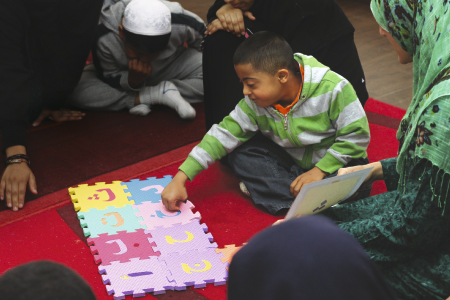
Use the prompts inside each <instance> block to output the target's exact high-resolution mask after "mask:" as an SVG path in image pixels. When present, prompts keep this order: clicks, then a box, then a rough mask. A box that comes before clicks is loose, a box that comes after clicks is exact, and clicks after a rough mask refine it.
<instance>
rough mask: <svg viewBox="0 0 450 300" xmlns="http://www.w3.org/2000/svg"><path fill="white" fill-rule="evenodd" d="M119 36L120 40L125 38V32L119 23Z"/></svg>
mask: <svg viewBox="0 0 450 300" xmlns="http://www.w3.org/2000/svg"><path fill="white" fill-rule="evenodd" d="M119 37H120V38H121V39H122V40H125V34H123V26H122V25H119Z"/></svg>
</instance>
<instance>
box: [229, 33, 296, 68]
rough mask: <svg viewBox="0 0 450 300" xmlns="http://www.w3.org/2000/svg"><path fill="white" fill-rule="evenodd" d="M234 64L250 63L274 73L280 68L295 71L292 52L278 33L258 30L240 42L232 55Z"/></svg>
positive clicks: (254, 66)
mask: <svg viewBox="0 0 450 300" xmlns="http://www.w3.org/2000/svg"><path fill="white" fill-rule="evenodd" d="M233 63H234V65H245V64H251V65H252V67H253V69H255V70H257V71H263V72H266V73H269V74H271V75H274V74H275V73H276V72H277V71H278V70H280V69H288V70H289V71H291V72H296V71H297V69H296V67H295V60H294V52H293V51H292V48H291V46H290V45H289V44H288V43H287V42H286V41H285V40H284V39H283V38H282V37H281V36H280V35H278V34H276V33H274V32H270V31H260V32H257V33H255V34H253V35H251V36H250V37H249V38H247V39H246V40H245V41H244V42H242V43H241V44H240V45H239V47H238V48H237V49H236V52H235V53H234V57H233Z"/></svg>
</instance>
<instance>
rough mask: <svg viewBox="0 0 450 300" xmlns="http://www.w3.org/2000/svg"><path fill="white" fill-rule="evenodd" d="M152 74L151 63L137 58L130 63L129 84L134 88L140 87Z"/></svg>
mask: <svg viewBox="0 0 450 300" xmlns="http://www.w3.org/2000/svg"><path fill="white" fill-rule="evenodd" d="M151 73H152V65H151V63H150V62H144V61H142V60H139V59H137V58H134V59H130V60H129V61H128V84H129V85H130V86H131V87H132V88H136V87H138V86H139V85H140V84H141V83H142V82H143V81H144V80H145V79H147V78H148V76H150V74H151Z"/></svg>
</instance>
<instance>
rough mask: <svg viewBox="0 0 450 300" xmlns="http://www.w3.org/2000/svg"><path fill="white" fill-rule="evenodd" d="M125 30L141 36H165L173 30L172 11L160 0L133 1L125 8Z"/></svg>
mask: <svg viewBox="0 0 450 300" xmlns="http://www.w3.org/2000/svg"><path fill="white" fill-rule="evenodd" d="M123 28H125V29H126V30H127V31H129V32H131V33H135V34H140V35H150V36H154V35H164V34H168V33H170V32H171V30H172V25H171V15H170V9H169V8H168V7H167V6H166V5H164V4H163V3H162V2H160V1H158V0H132V1H131V2H130V3H129V4H128V5H127V7H126V8H125V12H124V17H123Z"/></svg>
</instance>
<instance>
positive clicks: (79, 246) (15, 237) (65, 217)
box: [0, 100, 404, 300]
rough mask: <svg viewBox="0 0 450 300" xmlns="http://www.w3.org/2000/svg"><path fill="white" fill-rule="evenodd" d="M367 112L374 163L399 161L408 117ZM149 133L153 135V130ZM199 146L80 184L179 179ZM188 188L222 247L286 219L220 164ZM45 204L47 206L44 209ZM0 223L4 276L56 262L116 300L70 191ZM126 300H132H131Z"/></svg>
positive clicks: (389, 110) (218, 291)
mask: <svg viewBox="0 0 450 300" xmlns="http://www.w3.org/2000/svg"><path fill="white" fill-rule="evenodd" d="M380 107H381V109H380ZM366 109H367V112H368V117H369V121H370V123H371V124H370V126H371V132H372V140H371V143H370V146H369V150H368V152H369V159H370V160H371V161H376V160H379V159H383V158H388V157H392V156H395V155H396V152H397V147H398V143H397V140H396V139H395V132H396V129H395V127H394V125H395V123H397V125H398V122H399V118H400V117H401V116H400V115H401V113H402V112H403V113H404V111H402V110H400V109H398V108H395V107H390V106H388V105H386V104H383V103H381V102H378V101H376V100H370V101H369V102H368V104H367V106H366ZM383 124H385V125H383ZM386 125H387V126H386ZM149 132H152V131H150V130H149ZM177 138H178V135H177ZM194 144H195V143H193V144H190V145H187V146H184V147H181V148H177V149H175V150H172V151H169V152H167V153H165V154H161V155H159V156H155V157H153V158H150V159H146V160H143V161H141V162H139V163H136V164H133V165H130V166H128V167H124V168H121V169H117V170H115V171H113V172H109V173H105V174H103V175H99V176H97V177H92V176H91V177H89V178H88V179H86V180H84V181H82V182H81V181H80V182H77V184H78V183H90V184H92V183H94V182H101V181H105V182H111V181H113V180H122V181H127V180H129V179H131V178H141V179H145V178H147V177H150V176H157V177H160V176H163V175H174V174H175V173H176V171H177V167H178V166H179V164H180V162H181V161H182V160H183V159H184V158H185V157H186V155H187V154H188V153H189V151H190V149H191V148H192V147H193V145H194ZM72 185H74V184H72ZM60 188H63V186H60ZM187 188H188V192H189V199H190V200H191V201H192V202H193V203H194V204H195V206H196V210H198V211H199V212H200V213H201V215H202V222H204V223H206V224H207V225H208V228H209V231H210V232H211V233H212V235H213V236H214V241H215V242H217V244H218V245H219V247H223V246H224V245H228V244H236V245H241V244H242V243H244V242H246V241H247V240H248V239H249V238H250V237H251V236H252V235H254V234H255V233H257V232H258V231H260V230H262V229H264V228H265V227H267V226H270V225H271V224H272V223H273V222H274V221H275V220H277V219H279V218H281V216H280V217H273V216H270V215H268V214H267V213H265V212H264V211H262V210H261V209H259V208H257V207H255V206H254V205H253V204H252V202H251V201H250V200H249V199H248V198H246V197H244V196H242V194H241V193H240V191H239V189H238V180H237V179H236V178H235V177H234V176H233V175H232V174H231V173H230V171H229V170H228V169H227V168H225V167H223V166H222V165H220V164H215V165H214V166H212V167H211V168H209V169H208V170H207V171H204V172H202V173H201V174H200V175H199V176H198V177H197V178H196V180H195V181H194V182H193V183H189V184H188V186H187ZM383 189H385V187H384V186H383V185H382V184H378V185H376V186H374V189H373V191H372V193H373V194H376V193H379V192H382V191H383ZM41 203H42V205H40V204H41ZM41 208H42V209H41ZM39 209H41V211H39ZM2 215H3V216H2ZM5 216H7V217H5ZM0 220H6V221H4V222H3V223H0V240H1V241H2V242H1V245H0V273H3V272H4V271H5V270H7V269H9V268H11V267H14V266H17V265H19V264H22V263H25V262H28V261H31V260H37V259H51V260H54V261H57V262H61V263H63V264H65V265H67V266H69V267H71V268H73V269H75V270H76V271H77V272H78V273H79V274H81V275H82V276H83V277H84V278H85V279H86V280H87V281H88V282H89V284H90V285H91V286H92V288H93V290H94V292H95V294H96V295H97V297H98V299H99V300H103V299H105V300H106V299H112V296H108V295H107V294H106V289H105V287H104V285H103V284H102V281H101V276H100V275H99V274H98V272H97V267H96V265H95V264H94V260H93V257H92V255H91V253H90V252H89V248H88V247H87V246H86V244H85V243H84V242H83V241H84V238H83V236H82V233H81V231H80V229H81V228H80V226H79V222H78V220H77V219H76V214H75V212H74V210H73V206H72V205H71V204H70V198H69V195H68V193H67V189H65V188H64V189H62V190H60V191H57V192H55V193H53V194H49V195H47V196H46V197H43V198H41V199H37V200H35V201H31V202H30V203H27V205H26V207H25V209H24V210H22V211H21V212H20V213H15V214H13V213H11V212H9V211H3V212H0ZM18 221H20V222H18ZM72 229H73V230H72ZM77 234H78V235H77ZM155 298H157V299H169V298H170V299H213V300H215V299H226V286H219V287H214V286H207V287H206V288H205V289H196V290H192V289H191V290H188V291H184V292H168V293H167V294H165V295H158V296H152V295H146V296H145V297H144V299H155ZM127 299H132V297H127Z"/></svg>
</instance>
